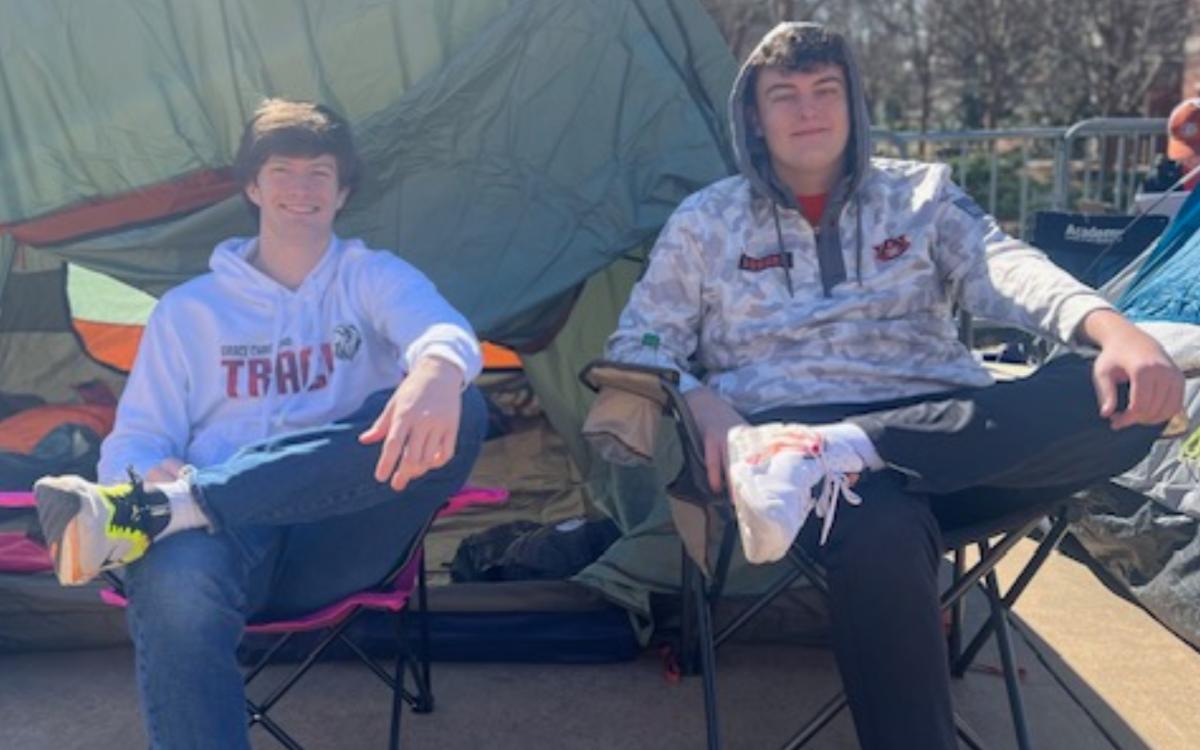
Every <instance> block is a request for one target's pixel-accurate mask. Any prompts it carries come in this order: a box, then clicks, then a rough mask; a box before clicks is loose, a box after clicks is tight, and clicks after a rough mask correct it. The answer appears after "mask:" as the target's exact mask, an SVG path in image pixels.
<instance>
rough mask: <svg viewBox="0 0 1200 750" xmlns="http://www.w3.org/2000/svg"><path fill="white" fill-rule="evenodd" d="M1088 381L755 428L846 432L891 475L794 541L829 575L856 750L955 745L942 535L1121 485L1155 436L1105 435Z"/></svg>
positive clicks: (1049, 370)
mask: <svg viewBox="0 0 1200 750" xmlns="http://www.w3.org/2000/svg"><path fill="white" fill-rule="evenodd" d="M1091 371H1092V361H1091V360H1090V359H1086V358H1083V357H1079V356H1074V355H1070V356H1066V357H1062V358H1060V359H1056V360H1054V361H1052V362H1050V363H1048V364H1046V365H1044V366H1043V367H1041V368H1039V369H1038V370H1037V371H1036V372H1035V373H1034V374H1033V375H1031V376H1030V377H1028V378H1025V379H1023V380H1018V381H1011V382H1004V383H997V384H995V385H992V386H989V387H987V388H976V389H966V390H961V391H954V392H950V393H945V394H938V395H936V396H933V397H930V396H922V397H920V398H915V399H907V400H904V401H898V402H889V403H884V404H879V403H876V404H852V405H822V406H816V407H795V408H787V409H775V410H771V411H769V412H763V413H760V414H756V415H754V416H753V417H752V418H751V420H750V421H751V422H754V423H756V424H761V423H764V422H802V423H807V424H821V423H828V422H834V421H838V420H848V421H851V422H854V423H856V424H858V425H860V426H861V427H862V428H863V429H864V431H866V433H867V434H868V435H869V436H870V437H871V440H872V441H873V442H874V444H875V447H876V450H878V452H879V455H880V456H881V457H882V458H883V460H884V461H885V463H887V465H888V469H887V470H884V471H877V472H868V473H866V474H864V475H863V477H862V479H861V480H860V481H859V483H858V485H856V486H855V491H856V492H858V493H859V494H860V495H861V496H862V498H863V503H862V505H861V506H858V507H845V508H841V509H840V510H839V512H838V514H837V522H836V523H835V524H834V526H833V530H832V532H831V534H830V537H829V540H828V541H827V543H826V544H825V545H824V546H818V545H817V524H808V525H807V526H806V527H805V529H804V530H803V532H802V533H801V543H802V544H804V545H805V546H806V547H807V548H809V549H810V550H811V551H812V552H813V553H814V555H815V556H816V558H817V559H818V560H819V561H821V563H822V564H823V565H824V566H825V568H826V571H827V574H828V579H829V586H830V614H831V619H832V625H833V645H834V653H835V656H836V659H837V663H838V668H839V670H840V671H841V674H842V680H843V683H844V684H845V689H846V696H847V698H848V700H849V703H850V709H851V712H852V714H853V717H854V723H855V728H856V729H857V731H858V737H859V742H860V743H861V745H862V747H863V748H865V750H877V749H879V748H904V749H908V748H921V749H922V750H936V749H937V748H956V747H957V746H958V745H957V740H956V738H955V729H954V717H953V713H952V709H951V705H950V675H949V670H948V665H947V662H948V655H947V651H946V640H945V636H944V632H943V629H942V619H941V614H940V612H939V603H938V599H939V594H940V592H939V587H938V564H939V561H940V559H941V556H942V552H943V549H942V542H941V535H940V531H939V530H940V529H941V528H954V527H957V526H961V525H964V524H968V523H972V522H974V521H979V520H984V519H986V518H988V517H994V516H997V515H999V514H1001V513H1006V512H1009V511H1012V510H1014V509H1015V508H1018V507H1019V506H1020V505H1022V504H1029V503H1038V502H1044V501H1046V500H1050V499H1054V498H1056V497H1063V496H1066V495H1068V494H1070V493H1072V492H1075V491H1077V490H1079V489H1082V488H1084V487H1086V486H1088V485H1090V484H1093V483H1095V482H1097V481H1100V480H1103V479H1107V478H1109V477H1111V476H1113V475H1115V474H1119V473H1121V472H1122V471H1124V470H1126V469H1128V468H1130V467H1131V466H1133V465H1134V464H1136V463H1137V462H1138V461H1139V460H1140V459H1141V458H1142V457H1143V456H1144V455H1145V454H1146V453H1147V452H1148V451H1149V449H1150V445H1151V443H1152V442H1153V441H1154V439H1155V437H1156V436H1157V435H1158V434H1159V433H1160V432H1161V426H1159V427H1130V428H1127V429H1124V430H1120V431H1114V430H1113V429H1112V428H1111V427H1110V426H1109V423H1108V421H1107V420H1105V419H1101V418H1100V416H1099V406H1098V403H1097V400H1096V394H1095V390H1094V388H1093V386H1092V379H1091ZM1123 398H1124V393H1122V399H1123ZM1123 405H1124V402H1123V401H1122V406H1123Z"/></svg>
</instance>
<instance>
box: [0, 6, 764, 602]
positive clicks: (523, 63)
mask: <svg viewBox="0 0 1200 750" xmlns="http://www.w3.org/2000/svg"><path fill="white" fill-rule="evenodd" d="M0 47H2V48H3V49H4V50H5V60H4V65H3V67H2V68H0V92H2V95H3V99H4V106H3V107H0V289H2V290H3V293H2V296H0V392H3V393H36V394H38V395H41V396H43V397H46V398H52V399H61V398H65V397H67V396H68V395H69V392H70V386H71V385H72V384H74V383H78V382H81V381H84V380H88V379H92V378H97V377H98V378H101V379H107V380H109V381H110V382H112V383H113V384H114V386H115V387H119V385H120V374H119V373H117V372H116V371H115V370H112V369H111V368H108V367H105V366H103V365H100V364H98V363H96V362H95V361H93V360H92V359H91V358H90V357H88V356H87V355H85V354H84V353H83V352H82V350H81V349H80V345H79V342H80V339H79V335H78V334H79V331H78V330H77V328H75V327H72V322H71V320H72V317H74V318H76V319H77V320H78V319H79V318H80V316H81V315H86V314H89V313H87V312H86V311H89V310H90V311H91V313H90V314H93V315H97V316H100V317H106V316H107V317H106V319H107V322H109V323H113V324H116V325H127V324H131V323H137V322H138V320H139V318H140V317H144V315H145V312H146V310H147V309H148V308H149V306H150V303H149V302H147V300H146V299H145V298H137V297H136V295H134V294H133V292H132V291H131V290H130V288H129V287H127V286H121V285H120V284H114V283H113V282H112V281H109V279H115V280H117V281H119V282H121V283H122V284H125V285H130V286H131V287H134V288H136V289H139V290H142V291H144V292H147V293H149V294H151V295H158V294H161V292H162V291H163V290H165V289H167V288H169V287H170V286H172V285H174V284H177V283H179V282H181V281H183V280H185V279H187V278H189V277H191V276H193V275H195V274H198V273H202V272H204V271H205V270H206V268H207V260H208V255H209V253H210V251H211V248H212V247H213V245H214V244H215V243H216V242H217V241H218V240H220V239H222V238H224V237H227V236H230V235H236V234H251V233H253V231H254V226H253V224H252V223H251V221H250V217H249V214H248V212H247V211H246V210H245V207H244V206H243V203H242V198H241V197H240V195H239V194H238V192H237V188H236V185H235V184H234V183H233V181H232V178H231V175H230V170H229V165H230V163H231V161H232V156H233V153H234V150H235V147H236V142H237V138H238V136H239V134H240V131H241V127H242V124H243V123H244V122H245V120H246V119H247V118H248V115H249V114H250V112H252V111H253V109H254V107H255V106H256V105H257V103H258V102H259V101H260V100H261V99H262V98H264V97H266V96H272V95H280V96H287V97H293V98H308V99H314V100H319V101H322V102H325V103H328V104H330V105H331V106H333V107H334V108H335V109H337V110H339V111H340V112H342V113H344V114H345V115H346V116H347V117H348V118H349V119H350V120H351V122H352V124H353V127H354V131H355V136H356V139H357V142H358V144H359V148H360V150H361V152H362V155H363V159H364V162H365V164H366V165H367V175H366V179H365V181H364V183H363V184H362V187H361V189H360V190H359V192H358V193H357V194H356V195H355V196H354V197H353V198H352V199H351V202H350V204H349V205H348V207H347V209H346V210H345V211H344V212H343V215H342V216H341V217H340V218H339V221H338V226H337V230H338V232H339V233H340V234H342V235H343V236H359V237H362V238H364V239H365V240H366V241H367V242H368V244H370V245H372V246H375V247H382V248H392V249H395V250H397V251H398V252H399V253H400V254H401V255H402V256H403V257H405V258H406V259H407V260H409V261H410V262H412V263H414V264H415V265H416V266H418V267H420V268H421V269H422V270H423V271H425V272H426V273H427V274H428V275H429V276H430V277H431V278H432V279H433V280H434V281H435V282H436V283H437V285H438V287H439V288H440V289H441V290H442V292H443V293H444V294H445V295H446V296H447V297H448V298H449V300H450V301H451V302H452V303H454V304H455V305H456V306H457V307H459V308H460V309H461V310H463V311H464V312H465V313H466V314H467V315H468V317H469V318H470V319H471V321H472V323H473V324H474V325H475V326H476V328H477V330H478V331H479V332H480V334H481V336H482V337H484V338H486V339H489V340H492V341H496V342H499V343H503V344H507V345H510V346H513V347H516V348H517V349H519V350H521V351H522V352H525V353H526V356H525V357H524V362H525V369H526V372H527V375H528V377H529V379H530V381H531V383H532V385H533V387H534V390H535V391H536V393H537V395H538V397H539V400H540V402H541V404H542V406H543V408H544V409H545V411H546V414H547V417H548V419H549V421H550V423H551V424H552V425H553V427H554V429H555V430H556V431H557V433H558V435H559V436H560V438H561V439H562V440H563V442H564V443H565V446H566V450H567V451H568V453H569V455H570V458H571V459H572V460H571V466H570V469H569V470H566V471H563V472H562V474H561V476H560V477H558V478H557V481H561V482H562V483H563V485H564V488H565V490H566V491H571V492H575V493H576V494H578V495H579V496H580V497H582V498H583V502H584V503H585V504H586V506H587V507H588V509H589V510H590V511H596V512H601V513H603V514H606V515H608V516H609V517H611V518H612V519H613V520H614V521H615V522H616V523H617V524H618V526H619V527H620V529H621V531H622V532H623V534H624V536H623V538H622V539H621V540H620V541H618V542H617V543H616V544H615V545H614V546H613V547H611V548H610V549H609V550H608V552H607V553H606V554H605V556H604V557H603V558H602V559H601V560H599V561H598V562H597V563H596V564H594V565H592V566H591V567H590V568H588V569H587V570H585V571H584V572H583V574H581V575H580V576H579V578H578V580H580V581H582V582H584V583H585V584H587V585H588V586H590V587H592V588H593V589H596V590H598V591H600V592H602V593H603V594H604V595H605V596H606V597H607V598H609V599H610V600H613V601H617V602H619V603H621V604H622V605H623V606H625V607H627V608H628V609H630V610H631V611H633V612H635V613H639V614H642V615H647V614H648V613H649V596H648V592H650V591H652V590H668V589H670V588H671V587H672V586H674V585H676V584H677V580H678V578H677V576H678V563H679V546H678V542H677V541H676V540H675V539H674V537H673V534H672V530H671V527H670V523H669V519H667V517H666V511H665V503H663V502H662V494H661V493H662V490H661V487H662V486H663V485H664V484H665V480H666V477H667V475H668V474H669V473H670V472H671V471H672V469H673V464H672V461H671V460H670V458H671V455H672V452H673V449H672V447H671V446H669V445H665V446H664V447H663V458H664V461H663V465H662V468H660V469H659V470H658V471H655V470H650V469H643V470H630V469H615V468H612V467H609V466H606V465H604V464H602V463H600V462H597V461H594V460H592V456H591V455H590V454H589V452H588V450H587V447H586V446H585V445H584V444H583V443H582V442H581V441H580V440H579V438H578V434H579V426H580V425H581V423H582V420H583V415H584V413H585V411H586V408H587V406H588V403H589V394H587V393H586V392H585V391H584V389H583V388H582V387H581V386H580V385H579V384H578V383H577V381H576V374H577V373H578V371H579V370H580V369H581V367H582V366H583V365H584V364H585V363H586V362H587V361H588V360H589V359H590V358H592V357H594V356H597V355H598V354H599V353H600V351H601V348H602V343H603V340H604V337H605V336H606V335H607V333H608V332H609V331H610V330H611V329H612V328H613V326H614V324H615V321H616V316H617V313H618V312H619V310H620V307H621V305H622V304H623V302H624V300H625V297H626V296H627V294H628V290H629V288H630V286H631V284H632V283H633V281H634V280H635V279H636V277H637V274H638V273H639V272H640V270H641V263H642V258H644V255H645V250H646V248H647V247H648V246H649V244H650V243H651V242H652V241H653V239H654V237H655V235H656V233H657V232H658V230H659V228H660V227H661V225H662V224H663V222H664V221H665V220H666V218H667V216H668V215H669V214H670V212H671V211H672V210H673V208H674V207H675V206H676V205H677V204H678V203H679V201H681V200H682V199H683V198H684V197H685V196H686V195H688V194H689V193H691V192H693V191H695V190H697V189H699V188H700V187H702V186H704V185H706V184H707V183H709V182H711V181H713V180H715V179H718V178H720V177H722V176H724V175H725V174H728V173H729V172H730V170H731V169H732V163H731V160H730V157H729V153H728V134H727V127H726V121H725V116H724V101H725V96H726V93H727V91H728V90H729V87H730V85H731V82H732V79H733V76H734V74H735V64H734V61H733V59H732V57H731V55H730V53H729V51H728V48H727V46H726V45H725V43H724V41H723V40H722V38H721V37H720V35H719V34H718V32H717V30H716V28H715V27H714V25H713V24H712V22H711V20H710V19H709V18H708V16H707V15H706V14H705V12H704V11H703V9H702V8H701V6H700V4H699V2H698V1H697V0H343V2H338V3H329V2H323V1H322V0H224V1H223V2H220V3H193V2H187V1H185V0H164V1H163V2H160V3H154V4H148V3H144V2H138V1H137V0H96V1H95V2H88V3H78V2H73V1H72V0H37V1H36V2H35V1H32V0H30V1H28V2H23V1H19V2H14V3H6V4H5V6H4V10H3V23H0ZM68 267H71V268H74V269H90V270H91V271H94V272H98V273H99V274H101V275H99V276H98V275H96V274H89V273H87V272H84V271H79V270H74V271H72V273H71V274H70V277H71V284H70V285H67V284H65V283H64V279H65V278H66V276H67V271H66V269H67V268H68ZM68 287H69V288H70V289H71V292H72V297H74V298H75V301H76V305H75V307H74V308H71V306H69V305H68V304H67V302H66V299H65V295H64V292H63V290H64V289H66V288H68ZM81 310H83V311H84V312H83V313H81ZM523 468H524V467H522V466H520V465H517V466H514V467H513V469H514V470H515V471H516V472H518V473H519V472H520V471H522V470H523ZM756 572H758V571H756ZM761 573H762V575H768V574H769V571H762V572H761Z"/></svg>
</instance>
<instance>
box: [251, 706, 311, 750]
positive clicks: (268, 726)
mask: <svg viewBox="0 0 1200 750" xmlns="http://www.w3.org/2000/svg"><path fill="white" fill-rule="evenodd" d="M246 713H247V714H248V715H249V724H250V726H251V727H253V726H254V725H255V724H261V725H262V728H263V729H265V730H267V733H268V734H270V735H271V736H272V737H274V738H275V739H276V741H278V742H279V744H281V745H283V746H284V747H286V748H287V750H304V748H303V747H301V746H300V743H298V742H296V740H294V739H292V736H291V735H290V734H288V733H287V732H285V731H284V730H283V727H281V726H279V725H278V724H276V723H275V720H274V719H272V718H271V717H270V716H267V714H266V712H265V711H263V710H262V708H260V707H259V706H258V705H257V704H255V703H254V702H253V701H251V700H249V699H247V700H246Z"/></svg>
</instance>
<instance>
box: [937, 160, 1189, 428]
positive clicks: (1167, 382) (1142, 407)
mask: <svg viewBox="0 0 1200 750" xmlns="http://www.w3.org/2000/svg"><path fill="white" fill-rule="evenodd" d="M935 215H936V217H937V218H936V221H937V242H938V247H937V253H936V254H935V258H937V261H938V263H939V267H940V268H941V270H942V273H943V275H944V278H945V279H946V280H947V282H948V284H949V286H950V289H951V290H952V293H953V294H954V297H955V299H956V300H957V301H958V302H959V304H961V305H962V307H963V308H964V309H966V310H967V311H968V312H970V313H972V314H974V315H981V316H984V317H987V318H990V319H993V320H998V321H1000V322H1006V323H1011V324H1013V325H1016V326H1018V327H1021V328H1024V329H1026V330H1031V331H1034V332H1037V333H1040V334H1042V335H1046V336H1049V337H1051V338H1054V339H1057V340H1059V341H1063V342H1066V343H1069V344H1076V345H1078V344H1084V345H1095V346H1097V347H1098V348H1099V349H1100V354H1099V356H1097V358H1096V362H1095V366H1094V370H1093V380H1094V383H1095V387H1096V400H1097V404H1098V408H1099V412H1100V414H1101V415H1102V416H1103V417H1104V418H1106V419H1109V420H1110V421H1111V423H1112V426H1113V428H1114V429H1121V428H1123V427H1128V426H1129V425H1133V424H1159V423H1161V422H1165V421H1167V420H1168V419H1170V418H1171V417H1172V416H1173V415H1174V414H1175V413H1176V412H1178V411H1179V410H1180V409H1181V408H1182V407H1183V376H1182V374H1180V372H1179V370H1178V368H1176V367H1175V365H1174V363H1172V362H1171V359H1170V357H1168V356H1167V354H1166V353H1165V352H1164V351H1163V349H1162V347H1161V346H1159V345H1158V342H1156V341H1155V340H1154V339H1153V338H1151V337H1150V336H1148V335H1147V334H1145V333H1143V332H1142V331H1141V330H1140V329H1138V328H1137V327H1136V326H1134V325H1133V324H1132V323H1130V322H1129V321H1128V320H1126V319H1125V318H1124V317H1123V316H1121V314H1120V313H1118V312H1117V311H1116V310H1115V309H1114V308H1113V307H1112V305H1111V304H1109V303H1108V301H1107V300H1105V299H1104V298H1103V297H1101V296H1100V295H1099V294H1098V293H1097V292H1096V291H1095V290H1093V289H1091V288H1090V287H1088V286H1086V285H1084V284H1082V283H1080V282H1079V281H1077V280H1076V279H1075V278H1074V277H1072V276H1071V275H1070V274H1068V273H1067V272H1066V271H1064V270H1062V269H1061V268H1059V267H1058V266H1056V265H1055V264H1054V263H1053V262H1051V261H1050V259H1049V258H1047V257H1046V255H1045V253H1043V252H1041V251H1040V250H1038V249H1036V248H1034V247H1033V246H1031V245H1028V244H1026V243H1024V242H1021V241H1020V240H1017V239H1014V238H1012V237H1010V236H1008V235H1007V234H1006V233H1005V232H1004V231H1003V230H1001V229H1000V228H999V226H998V225H997V224H996V221H995V219H993V218H992V217H991V216H987V215H986V214H984V213H983V211H982V209H980V208H979V206H978V205H976V204H975V202H974V201H972V200H971V199H970V197H968V196H967V195H966V193H964V192H963V191H962V190H961V189H960V188H959V187H958V186H957V185H954V184H953V183H951V182H949V181H948V180H947V181H946V183H945V184H944V186H943V190H942V191H941V193H940V196H939V203H938V206H937V212H936V214H935ZM1120 383H1129V384H1130V402H1129V405H1128V407H1127V408H1126V409H1125V410H1124V411H1121V412H1118V411H1117V398H1116V392H1117V385H1118V384H1120Z"/></svg>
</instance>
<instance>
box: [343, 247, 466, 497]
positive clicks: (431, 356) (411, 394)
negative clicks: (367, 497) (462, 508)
mask: <svg viewBox="0 0 1200 750" xmlns="http://www.w3.org/2000/svg"><path fill="white" fill-rule="evenodd" d="M372 261H373V262H371V263H368V264H366V268H365V269H364V276H363V277H362V282H361V287H362V292H363V299H362V301H363V303H364V307H365V308H366V309H367V310H368V315H369V316H370V317H371V323H372V325H373V326H374V327H375V328H376V329H377V330H378V331H379V332H380V333H382V334H383V335H384V336H385V337H386V338H387V339H388V340H389V341H390V342H392V344H393V345H394V346H395V347H396V349H397V351H398V352H399V356H400V358H401V363H402V364H403V365H404V367H405V369H406V370H407V374H406V375H405V377H404V380H402V381H401V382H400V384H399V385H398V386H397V387H396V390H395V392H394V393H393V394H392V397H391V398H390V399H389V400H388V403H387V406H386V407H385V408H384V410H383V411H382V412H381V413H380V415H379V417H378V418H377V419H376V420H375V422H374V423H373V424H372V425H371V426H370V427H369V428H368V429H367V430H365V431H364V432H363V433H362V434H361V435H360V436H359V440H360V441H362V442H363V443H366V444H372V443H382V445H381V446H380V452H379V461H378V462H377V463H376V466H375V479H376V480H377V481H379V482H389V483H390V484H391V486H392V488H393V489H395V490H396V491H400V490H403V489H404V488H405V487H406V486H408V483H409V482H411V481H412V480H413V479H416V478H417V477H420V476H421V475H423V474H425V473H426V472H428V471H430V470H432V469H436V468H438V467H441V466H444V465H445V464H446V463H447V462H449V461H450V459H451V458H453V457H454V449H455V443H456V441H457V438H458V426H459V420H460V418H461V416H462V414H461V411H462V391H463V389H464V388H466V386H467V385H468V384H469V383H470V382H471V381H472V380H474V379H475V378H476V377H477V376H478V375H479V373H480V371H481V369H482V367H483V358H482V355H481V353H480V347H479V341H478V340H477V339H476V338H475V333H474V331H472V329H471V325H470V323H468V322H467V320H466V318H464V317H463V316H462V315H461V314H460V313H459V312H458V311H457V310H455V309H454V308H453V307H452V306H451V305H450V303H449V302H447V301H446V300H445V299H444V298H443V297H442V296H441V295H440V294H438V291H437V288H436V287H435V286H434V285H433V282H431V281H430V280H429V279H428V278H426V277H425V276H424V275H423V274H421V273H420V272H419V271H417V270H416V269H415V268H413V267H412V266H409V265H408V264H407V263H404V262H403V261H401V260H400V259H399V258H395V257H394V256H390V255H384V254H382V253H381V254H377V255H376V256H375V257H374V258H372Z"/></svg>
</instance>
